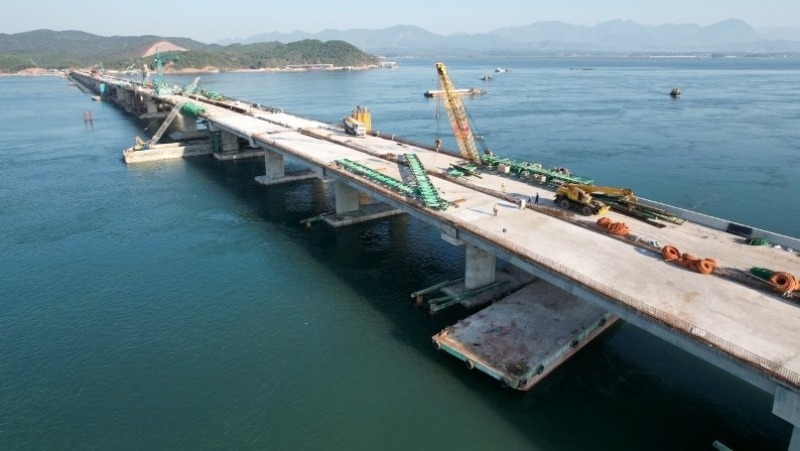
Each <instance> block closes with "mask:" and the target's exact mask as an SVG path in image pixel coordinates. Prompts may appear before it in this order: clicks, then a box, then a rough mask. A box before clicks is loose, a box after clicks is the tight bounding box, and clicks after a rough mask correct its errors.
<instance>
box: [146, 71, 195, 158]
mask: <svg viewBox="0 0 800 451" xmlns="http://www.w3.org/2000/svg"><path fill="white" fill-rule="evenodd" d="M199 81H200V77H197V78H195V79H194V81H192V82H191V83H189V85H188V86H187V87H186V88H185V89H184V90H183V94H184V95H186V96H188V95H189V94H191V93H192V92H194V90H195V88H197V83H198V82H199ZM187 103H188V101H183V102H180V103H178V104H177V105H173V106H172V110H170V112H169V114H168V115H167V117H165V118H164V122H162V123H161V126H160V127H158V130H156V132H155V133H153V136H152V137H150V139H149V140H147V141H143V140H142V139H141V138H139V137H138V136H137V137H136V145H135V146H134V150H142V149H149V148H150V147H151V146H153V145H155V144H157V143H158V141H159V140H160V139H161V137H162V136H163V135H164V132H166V131H167V128H169V126H170V124H172V121H174V120H175V118H176V117H178V114H179V113H180V112H181V109H182V108H183V106H184V105H186V104H187Z"/></svg>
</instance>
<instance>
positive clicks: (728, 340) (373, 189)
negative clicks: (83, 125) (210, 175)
mask: <svg viewBox="0 0 800 451" xmlns="http://www.w3.org/2000/svg"><path fill="white" fill-rule="evenodd" d="M160 100H161V101H166V102H169V103H173V104H177V103H178V102H180V101H183V100H187V99H182V98H180V96H162V97H161V98H160ZM195 101H201V100H198V99H195ZM235 107H236V108H232V107H231V106H220V105H214V104H210V103H208V104H204V108H205V112H204V113H203V115H202V117H203V119H204V120H205V121H207V122H208V124H209V127H210V128H211V129H212V130H222V131H224V132H226V133H230V134H232V135H235V136H237V137H239V138H242V139H244V140H247V141H248V142H249V143H250V144H251V145H252V146H256V147H261V148H263V149H265V165H266V172H267V174H266V177H267V178H280V177H282V176H283V158H284V157H285V158H290V159H294V160H298V161H301V162H303V163H306V164H307V165H309V166H310V167H311V168H312V169H313V170H314V171H315V172H316V174H317V176H318V177H319V178H328V179H333V180H335V181H336V182H337V183H338V184H339V185H341V186H342V187H349V188H350V189H352V190H356V191H358V192H363V193H366V194H368V195H369V196H370V197H372V198H373V199H376V200H380V201H383V202H385V203H388V204H389V205H392V206H393V207H395V208H397V209H400V210H402V211H403V212H406V213H408V214H411V215H413V216H414V217H416V218H419V219H420V220H422V221H424V222H426V223H428V224H430V225H432V226H433V227H436V228H437V229H438V230H441V232H442V236H443V238H444V239H446V240H447V241H449V242H451V243H453V244H462V243H465V244H466V245H467V247H468V249H467V254H468V259H469V253H470V249H473V250H474V252H478V253H485V254H487V255H491V256H492V258H494V257H498V258H501V259H503V260H505V261H507V262H510V263H511V264H513V265H515V266H517V267H519V268H520V269H522V270H524V271H526V272H528V273H530V274H532V275H534V276H536V277H538V278H540V279H542V280H544V281H546V282H548V283H550V284H553V285H554V286H557V287H559V288H560V289H562V290H564V291H565V292H567V293H570V294H572V295H575V296H577V297H578V298H581V299H583V300H584V301H588V302H590V303H593V304H595V305H596V306H598V307H600V308H602V309H603V310H605V311H607V312H610V313H612V314H614V315H616V316H619V317H620V318H622V319H624V320H626V321H628V322H630V323H632V324H634V325H636V326H638V327H641V328H643V329H645V330H646V331H648V332H650V333H653V334H655V335H657V336H659V337H661V338H664V339H665V340H667V341H669V342H671V343H674V344H676V345H678V346H680V347H682V348H684V349H686V350H688V351H689V352H692V353H694V354H695V355H698V356H699V357H701V358H703V359H705V360H707V361H709V362H711V363H713V364H715V365H717V366H720V367H721V368H723V369H726V370H728V371H729V372H731V373H733V374H734V375H737V376H739V377H741V378H743V379H745V380H747V381H749V382H751V383H752V384H754V385H755V386H757V387H760V388H762V389H764V390H766V391H768V392H770V393H773V394H774V395H775V407H774V412H775V413H776V414H778V415H779V416H781V417H782V418H784V419H785V420H787V421H790V422H791V423H792V424H793V425H795V433H794V435H793V439H792V444H791V449H800V429H799V427H800V395H799V394H798V393H800V304H798V301H797V297H796V295H795V297H794V298H791V297H785V296H781V295H780V294H778V293H775V292H771V291H769V290H765V289H759V288H758V287H757V286H755V285H749V284H746V283H741V282H737V281H734V280H731V278H728V277H721V276H719V275H716V274H715V275H701V274H698V273H695V272H692V271H690V270H687V269H685V268H682V267H678V266H676V265H673V264H668V263H665V262H664V261H663V260H662V258H661V255H660V253H658V252H657V251H656V250H657V246H653V244H652V243H653V242H657V243H660V245H666V244H670V245H674V246H676V247H678V249H680V250H681V251H682V252H689V253H692V254H694V255H697V256H700V257H713V258H714V259H716V260H717V262H718V265H719V266H720V267H721V268H723V269H730V270H737V271H741V272H746V271H747V270H749V269H750V268H751V267H754V266H757V267H765V268H771V269H774V270H780V271H788V272H790V273H793V274H795V275H800V257H798V254H797V252H796V251H789V250H786V249H785V248H786V247H792V248H794V249H800V241H798V240H797V239H795V238H791V237H781V236H778V235H775V234H767V235H768V236H769V237H770V241H771V242H773V243H780V244H782V248H781V249H778V248H775V247H771V246H766V247H765V246H749V245H746V244H745V243H744V240H743V239H742V238H741V237H739V236H736V235H733V234H730V233H727V232H726V231H725V230H721V227H716V228H714V227H709V226H707V225H702V224H699V223H697V222H692V221H689V222H686V223H684V224H682V225H676V224H669V223H668V224H666V226H665V227H663V228H656V227H653V226H652V225H649V224H647V223H644V222H640V221H637V220H635V219H632V218H630V217H627V216H624V215H620V214H618V213H615V212H610V213H609V214H608V216H609V217H610V218H611V219H612V220H614V221H621V222H625V223H626V224H627V225H628V226H629V227H630V234H629V236H628V239H619V238H616V237H612V236H610V235H607V234H605V233H603V232H602V231H600V230H599V229H598V228H597V227H595V225H594V222H595V220H596V219H597V217H582V216H580V215H576V214H573V213H568V212H563V211H560V210H559V209H557V208H556V207H555V206H554V205H553V203H552V199H553V196H554V192H553V189H552V188H549V187H547V186H543V185H531V184H530V183H527V182H524V181H521V180H519V179H516V178H513V177H509V176H507V175H504V174H500V173H496V172H486V173H482V174H481V177H480V178H477V177H466V178H465V179H464V180H465V181H466V182H465V181H463V180H461V181H459V180H453V179H452V178H451V177H447V176H446V175H445V174H444V173H445V172H446V171H447V169H449V166H450V164H451V163H459V162H460V161H461V159H460V158H458V157H455V156H452V155H449V154H445V153H437V152H434V151H433V150H431V149H429V148H424V147H421V146H415V145H411V144H407V143H403V142H399V141H396V140H393V139H392V138H391V137H380V136H366V137H363V138H357V137H353V136H351V135H347V134H345V133H344V132H343V131H342V130H341V129H340V128H338V127H336V126H331V125H328V124H324V123H321V122H317V121H313V120H309V119H306V118H300V117H297V116H293V115H290V114H286V113H283V112H275V111H267V110H263V109H259V108H255V107H253V106H251V105H243V106H242V105H235ZM405 153H415V154H417V155H418V157H419V158H420V160H421V161H422V163H423V165H424V166H425V168H426V169H427V170H428V171H429V173H430V174H432V176H431V181H432V182H433V184H434V185H435V187H436V189H437V190H438V192H439V194H440V195H441V197H442V198H444V199H445V200H447V201H450V202H452V203H453V204H454V205H455V206H452V207H450V208H447V209H446V210H444V211H437V210H432V209H429V208H425V207H424V206H423V205H422V204H421V203H420V202H418V201H417V200H415V199H410V198H407V197H405V196H403V195H401V194H399V193H397V192H394V191H391V190H389V189H387V188H385V187H383V186H380V185H378V184H377V183H374V182H372V181H370V180H368V179H366V178H363V177H359V176H357V175H354V174H352V173H350V172H348V171H346V170H344V169H343V168H340V167H338V166H337V164H336V163H335V162H336V161H337V160H340V159H344V158H347V159H350V160H353V161H356V162H358V163H360V164H362V165H365V166H368V167H370V168H372V169H374V170H376V171H379V172H381V173H383V174H386V175H388V176H391V177H393V178H396V179H401V180H402V179H404V178H405V177H407V172H406V171H407V170H406V167H405V166H404V165H402V164H398V155H402V154H405ZM437 173H441V174H442V177H437V176H433V175H434V174H437ZM342 192H343V193H344V192H346V189H345V188H343V191H342ZM536 193H538V194H539V197H540V201H539V202H540V203H539V204H538V205H532V206H528V207H527V208H519V206H518V205H517V203H515V202H514V198H515V197H520V198H526V199H527V198H529V197H530V196H534V195H535V194H536ZM338 196H339V189H338V187H337V198H338ZM337 203H338V199H337ZM337 205H338V204H337ZM496 206H497V207H498V208H497V210H498V211H497V214H495V212H494V209H495V207H496ZM351 207H352V205H351ZM337 209H338V208H337ZM698 216H700V215H698ZM707 223H708V224H711V225H715V226H716V225H718V224H723V225H724V224H727V221H724V220H721V219H718V218H709V221H707ZM765 233H766V232H765ZM468 263H469V262H468ZM490 266H491V270H492V271H493V270H494V264H493V263H492V264H491V265H490ZM468 271H469V269H468ZM723 272H724V271H723Z"/></svg>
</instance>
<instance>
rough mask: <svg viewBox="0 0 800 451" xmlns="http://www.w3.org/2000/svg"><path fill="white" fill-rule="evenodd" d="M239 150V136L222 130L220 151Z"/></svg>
mask: <svg viewBox="0 0 800 451" xmlns="http://www.w3.org/2000/svg"><path fill="white" fill-rule="evenodd" d="M237 150H239V137H238V136H236V135H234V134H233V133H228V132H226V131H224V130H223V131H222V151H223V152H234V151H237Z"/></svg>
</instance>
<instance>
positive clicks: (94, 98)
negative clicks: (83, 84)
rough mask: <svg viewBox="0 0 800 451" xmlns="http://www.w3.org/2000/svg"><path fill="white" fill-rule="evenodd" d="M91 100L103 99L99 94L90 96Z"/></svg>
mask: <svg viewBox="0 0 800 451" xmlns="http://www.w3.org/2000/svg"><path fill="white" fill-rule="evenodd" d="M92 100H94V101H96V102H99V101H101V100H103V98H102V97H100V96H92Z"/></svg>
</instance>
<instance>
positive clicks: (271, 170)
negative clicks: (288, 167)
mask: <svg viewBox="0 0 800 451" xmlns="http://www.w3.org/2000/svg"><path fill="white" fill-rule="evenodd" d="M264 169H265V170H266V172H265V174H266V177H267V180H274V179H279V178H282V177H283V176H284V175H286V173H285V172H284V165H283V155H281V154H279V153H277V152H273V151H271V150H269V149H264Z"/></svg>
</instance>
